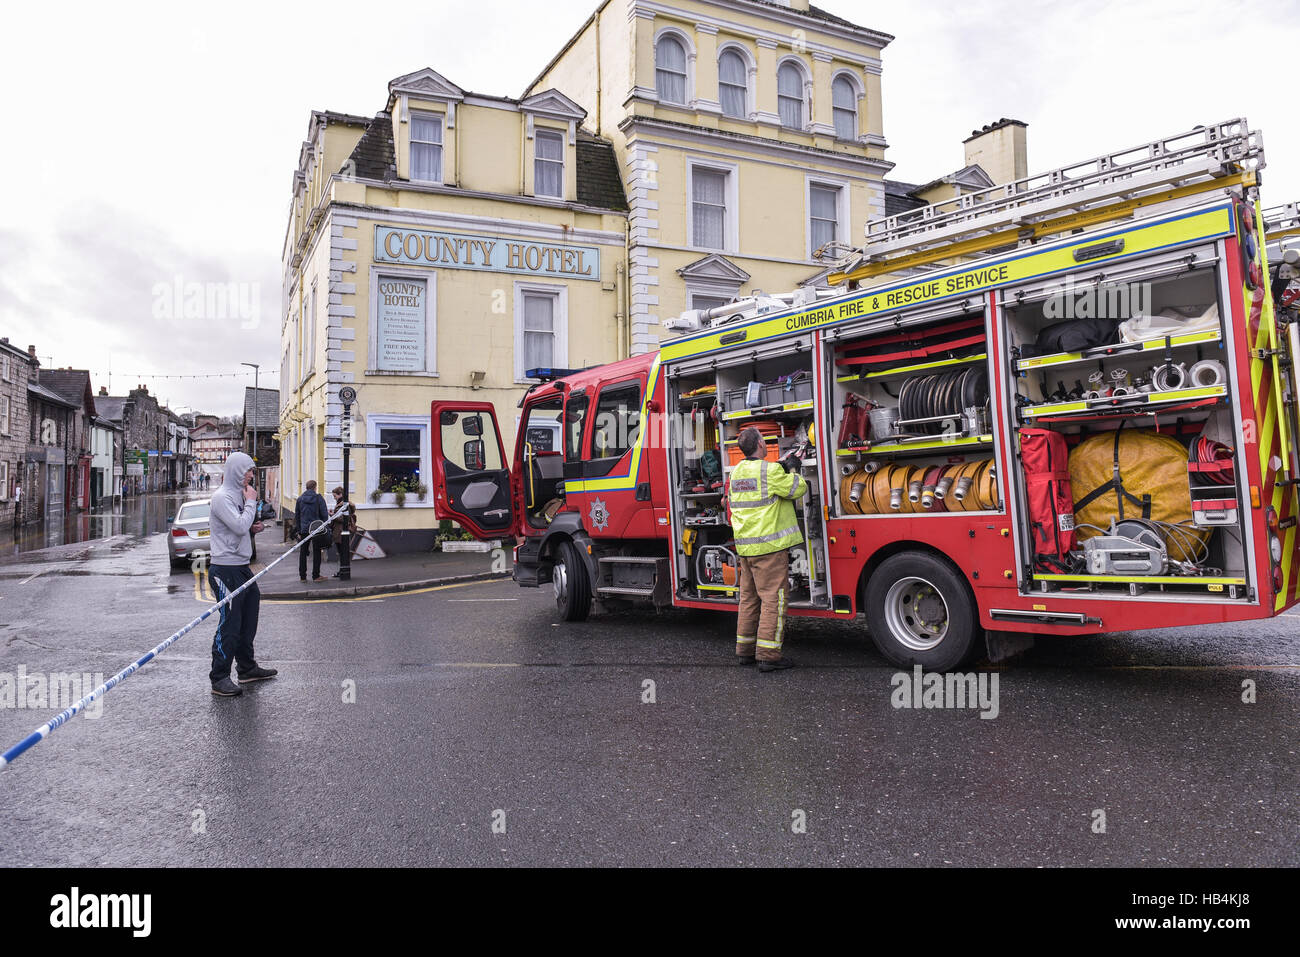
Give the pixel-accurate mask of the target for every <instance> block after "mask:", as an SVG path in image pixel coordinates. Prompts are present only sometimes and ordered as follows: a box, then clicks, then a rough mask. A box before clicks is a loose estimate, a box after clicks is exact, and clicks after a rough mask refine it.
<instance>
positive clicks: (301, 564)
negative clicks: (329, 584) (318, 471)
mask: <svg viewBox="0 0 1300 957" xmlns="http://www.w3.org/2000/svg"><path fill="white" fill-rule="evenodd" d="M293 511H294V515H295V516H296V518H295V523H294V527H295V528H297V529H298V537H299V538H300V539H301V538H306V537H307V536H309V535H311V532H312V527H311V524H312V522H328V521H329V520H330V513H329V508H328V506H326V504H325V499H324V498H322V497H321V496H320V495H318V494H317V492H316V481H315V480H314V479H313V480H311V481H309V482H308V483H307V491H305V492H303V493H302V494H301V495H300V496H298V501H297V503H296V504H295V505H294V509H293ZM328 543H329V539H328V538H327V537H326V536H325V535H323V534H322V535H317V536H315V537H313V538H312V540H311V542H310V544H307V545H304V546H303V547H301V548H299V549H298V578H299V579H300V580H302V581H306V580H307V551H308V549H310V550H311V553H312V560H311V580H312V581H314V582H320V581H324V580H325V578H324V577H323V576H322V575H321V573H320V562H321V558H322V557H323V556H324V554H325V546H326V545H327V544H328Z"/></svg>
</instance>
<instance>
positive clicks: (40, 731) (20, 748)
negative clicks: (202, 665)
mask: <svg viewBox="0 0 1300 957" xmlns="http://www.w3.org/2000/svg"><path fill="white" fill-rule="evenodd" d="M343 514H344V513H343V512H342V511H339V512H337V513H335V514H334V515H331V516H330V519H329V521H328V522H321V523H320V526H319V527H318V528H316V529H315V530H314V531H312V532H311V534H309V535H307V537H306V538H304V539H303V540H302V541H300V542H298V544H297V545H295V546H294V547H293V548H291V549H289V550H288V551H286V552H285V553H284V554H283V555H281V556H280V557H279V558H277V559H276V560H275V561H273V562H271V564H269V565H267V566H266V567H265V568H263V569H262V570H261V571H260V572H258V573H257V574H256V575H254V576H253V577H252V578H250V579H249V580H248V581H246V582H244V584H242V585H240V586H239V587H238V588H236V589H235V590H234V591H232V592H231V593H230V594H229V595H227V596H226V597H225V598H223V599H222V600H221V601H219V602H217V603H216V604H215V605H213V606H212V607H211V608H209V609H208V610H207V611H205V612H204V613H203V614H201V615H199V617H197V618H195V619H194V620H193V621H192V622H190V623H189V624H188V625H186V626H185V627H184V628H182V629H181V630H180V631H178V632H176V634H174V635H172V636H171V637H170V638H168V639H167V640H166V641H164V642H162V643H161V644H159V645H158V646H157V647H156V648H154V649H153V650H152V651H150V652H149V653H148V654H146V655H144V656H143V657H142V658H139V659H137V660H136V661H134V662H132V663H131V664H130V665H128V666H127V667H125V668H123V669H122V670H121V671H119V672H118V673H117V674H115V675H113V677H111V678H109V679H108V680H107V681H105V682H104V683H103V684H102V685H100V686H99V687H98V688H96V689H95V690H94V691H92V692H91V693H90V694H88V695H86V696H85V697H84V698H82V699H81V700H80V701H78V702H77V703H76V704H74V705H72V706H71V707H70V708H68V709H67V710H65V711H61V712H60V713H58V714H56V715H55V716H54V717H53V718H51V719H50V720H49V721H47V722H45V724H43V725H41V726H40V727H39V728H37V729H36V730H35V731H33V732H32V733H31V734H29V735H28V736H27V737H25V738H23V739H22V740H21V741H19V742H18V743H17V744H15V745H14V746H13V747H12V748H10V749H9V750H8V751H6V752H4V753H3V754H0V770H2V769H4V768H5V767H6V766H8V765H10V764H13V762H14V760H15V759H16V758H18V757H19V756H20V755H21V754H23V753H24V752H25V751H27V750H28V749H29V748H31V747H32V746H33V745H35V744H36V743H38V742H40V741H43V740H44V739H45V738H46V737H48V736H49V734H50V732H52V731H53V730H54V729H55V728H57V727H59V726H60V725H62V724H66V723H67V722H69V721H71V720H72V719H73V718H75V717H76V716H77V714H78V713H79V712H80V711H82V710H83V709H84V708H86V707H87V706H88V705H89V704H90V703H91V702H92V701H94V700H95V699H96V698H100V697H103V696H104V695H105V694H107V693H108V692H109V691H110V690H112V689H113V688H116V687H117V686H118V685H120V684H121V683H122V682H123V681H125V680H126V679H127V678H129V677H131V675H133V674H135V673H136V672H137V671H139V670H140V669H141V668H143V667H144V666H145V665H147V664H148V663H149V662H151V661H153V659H155V658H157V657H158V656H159V655H160V654H162V653H163V652H164V651H165V650H166V649H167V648H168V647H170V646H171V645H173V644H175V643H176V642H178V641H180V640H181V639H182V638H183V637H185V635H187V634H188V633H189V632H191V631H193V630H194V628H195V627H197V626H198V625H200V624H202V623H203V621H205V620H206V619H208V618H210V617H212V613H213V612H215V611H219V610H220V609H221V608H223V607H224V606H226V605H228V604H230V603H231V602H232V601H234V600H235V598H236V597H238V595H239V594H240V592H242V591H244V589H246V588H248V587H249V586H250V585H252V584H253V583H255V582H256V581H257V580H258V579H259V578H261V577H262V576H263V575H265V574H266V573H267V572H269V571H270V570H271V569H272V568H274V567H275V566H276V565H278V564H280V562H282V561H284V560H285V559H286V558H288V557H289V556H290V555H292V554H293V553H294V552H296V551H297V550H298V549H300V548H302V547H303V546H304V545H306V544H307V543H308V542H310V541H311V540H312V539H313V538H315V537H316V536H317V535H319V534H320V533H321V532H323V531H325V530H327V529H328V528H329V527H330V525H331V524H333V522H334V519H336V518H339V517H340V516H342V515H343Z"/></svg>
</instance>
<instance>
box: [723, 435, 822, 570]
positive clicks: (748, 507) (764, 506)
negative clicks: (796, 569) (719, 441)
mask: <svg viewBox="0 0 1300 957" xmlns="http://www.w3.org/2000/svg"><path fill="white" fill-rule="evenodd" d="M807 492H808V483H807V482H805V481H804V480H803V476H801V475H800V474H799V473H798V472H786V470H785V469H783V468H782V467H781V466H780V465H779V464H777V463H776V462H768V461H766V460H764V459H745V460H744V461H742V462H741V463H740V464H739V465H737V466H736V467H735V468H734V469H732V471H731V479H730V480H729V481H728V483H727V501H728V503H729V504H730V506H731V530H732V533H733V534H734V535H735V538H736V551H737V552H738V553H739V554H741V555H746V556H753V555H767V554H770V553H772V552H779V551H781V550H782V549H783V548H791V547H793V546H795V545H798V544H800V543H802V542H803V535H802V534H800V532H799V522H798V520H797V519H796V518H795V514H794V500H795V499H800V498H803V497H804V495H806V494H807Z"/></svg>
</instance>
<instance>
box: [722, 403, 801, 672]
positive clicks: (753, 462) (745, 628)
mask: <svg viewBox="0 0 1300 957" xmlns="http://www.w3.org/2000/svg"><path fill="white" fill-rule="evenodd" d="M737 444H738V445H739V446H740V451H741V452H743V453H744V455H745V459H744V461H743V462H741V463H740V464H738V465H737V466H736V467H735V468H734V469H733V470H732V472H731V478H730V481H729V482H728V486H727V505H728V510H729V511H730V514H731V529H732V534H733V535H734V537H735V544H736V553H737V555H738V556H739V561H740V569H739V572H738V574H737V578H738V579H739V583H740V611H739V617H738V618H737V620H736V655H737V657H739V659H740V663H741V664H742V665H749V664H753V663H754V661H755V659H756V658H757V661H758V670H759V671H763V672H768V671H782V670H784V669H786V668H792V667H794V662H793V661H791V660H790V659H789V658H784V657H782V655H781V640H782V637H783V635H784V632H785V602H786V591H787V589H788V576H789V569H790V555H789V552H788V549H790V548H792V547H793V546H795V545H799V544H802V542H803V535H802V534H801V533H800V531H799V522H798V519H797V518H796V517H795V512H794V503H795V501H797V500H798V499H801V498H803V497H804V495H806V494H807V492H808V483H807V482H805V481H804V480H803V477H802V476H801V475H800V474H799V461H798V456H799V453H798V452H793V451H792V452H791V453H789V454H788V455H787V456H786V457H785V458H784V459H782V460H781V461H780V462H779V463H778V462H768V461H766V459H765V457H764V456H765V455H766V452H767V446H766V444H765V443H764V441H763V435H762V433H761V432H759V431H758V429H755V428H752V427H751V428H748V429H745V430H744V431H742V432H741V433H740V435H739V437H738V438H737ZM756 652H757V654H756Z"/></svg>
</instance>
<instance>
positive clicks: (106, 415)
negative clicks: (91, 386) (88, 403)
mask: <svg viewBox="0 0 1300 957" xmlns="http://www.w3.org/2000/svg"><path fill="white" fill-rule="evenodd" d="M126 401H127V399H126V396H124V395H97V396H95V411H96V412H98V413H99V417H100V418H101V419H107V420H108V421H110V422H121V421H122V409H123V407H124V406H125V405H126Z"/></svg>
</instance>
